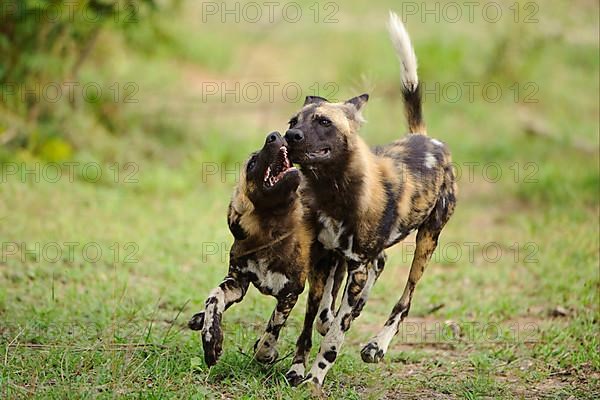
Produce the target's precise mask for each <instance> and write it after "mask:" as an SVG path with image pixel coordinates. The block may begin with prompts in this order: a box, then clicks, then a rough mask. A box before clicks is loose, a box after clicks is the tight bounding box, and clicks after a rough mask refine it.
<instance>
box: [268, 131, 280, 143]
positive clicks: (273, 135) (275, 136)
mask: <svg viewBox="0 0 600 400" xmlns="http://www.w3.org/2000/svg"><path fill="white" fill-rule="evenodd" d="M277 139H281V135H280V134H279V132H271V133H269V135H268V136H267V144H269V143H273V142H275V141H277Z"/></svg>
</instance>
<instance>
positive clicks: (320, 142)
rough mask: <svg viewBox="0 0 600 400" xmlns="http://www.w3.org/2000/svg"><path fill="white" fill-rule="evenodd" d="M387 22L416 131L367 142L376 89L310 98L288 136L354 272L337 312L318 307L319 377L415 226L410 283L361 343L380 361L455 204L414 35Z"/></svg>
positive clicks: (316, 215) (318, 223)
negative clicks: (390, 256)
mask: <svg viewBox="0 0 600 400" xmlns="http://www.w3.org/2000/svg"><path fill="white" fill-rule="evenodd" d="M389 28H390V34H391V38H392V42H393V43H394V46H395V47H396V51H397V53H398V55H399V58H400V61H401V67H402V94H403V97H404V104H405V112H406V117H407V120H408V126H409V134H408V135H407V136H406V137H404V138H402V139H400V140H397V141H395V142H393V143H391V144H388V145H385V146H380V147H376V148H374V149H371V148H369V147H368V146H367V144H366V143H365V142H364V140H363V139H362V138H361V137H360V136H359V135H358V131H359V129H360V126H361V124H362V123H363V117H362V114H361V112H362V110H363V108H364V106H365V105H366V103H367V101H368V95H361V96H358V97H355V98H352V99H350V100H348V101H346V102H343V103H330V102H328V101H327V100H326V99H323V98H320V97H308V98H307V99H306V102H305V104H304V106H303V108H302V109H301V110H300V111H299V112H298V113H297V114H296V115H294V116H293V117H292V119H291V120H290V128H289V130H288V131H287V132H286V135H285V137H286V140H287V141H288V145H289V149H290V154H291V158H292V161H294V162H296V163H298V164H299V165H300V167H301V170H302V173H303V175H304V177H305V180H306V182H305V185H306V190H305V191H304V192H303V202H304V203H305V204H306V205H307V207H308V209H310V210H312V212H313V215H312V224H313V229H314V230H315V235H316V238H317V239H318V241H319V242H320V243H321V245H322V246H323V247H324V248H325V249H326V250H331V251H334V252H335V253H336V254H338V255H340V256H342V257H343V260H344V263H345V270H346V271H347V282H346V287H345V289H344V294H343V298H342V300H341V304H340V305H339V308H338V310H337V313H336V314H335V316H333V315H331V316H329V315H328V312H325V313H324V315H323V316H321V315H319V318H321V317H323V319H325V321H320V322H321V323H325V325H327V326H328V329H327V330H326V334H325V337H324V338H323V341H322V343H321V348H320V351H319V354H318V355H317V359H316V360H315V362H314V364H313V366H312V368H311V370H310V372H309V373H308V374H307V375H306V377H305V380H310V381H311V382H314V383H315V384H316V385H321V384H322V383H323V380H324V378H325V375H326V373H327V371H328V370H329V368H331V366H332V365H333V363H334V361H335V359H336V357H337V355H338V354H339V351H340V348H341V345H342V342H343V340H344V336H345V332H346V331H347V330H348V329H349V327H350V324H351V322H352V320H353V319H354V318H356V317H357V316H358V315H359V314H360V311H361V309H362V307H363V306H364V304H365V302H366V300H367V297H368V293H369V291H370V289H371V287H372V286H373V284H374V283H375V281H376V280H377V278H378V277H379V274H380V273H381V271H382V270H383V267H384V264H385V253H384V250H385V249H386V248H387V247H390V246H392V245H394V244H396V243H398V242H399V241H401V240H403V239H404V238H405V237H406V236H407V235H408V234H409V233H410V232H412V231H414V230H416V231H417V237H416V251H415V254H414V258H413V261H412V265H411V269H410V274H409V278H408V282H407V284H406V286H405V289H404V292H403V294H402V295H401V297H400V299H399V300H398V302H397V304H396V305H395V306H394V308H393V310H392V312H391V314H390V316H389V318H388V320H387V322H386V323H385V324H384V327H383V328H382V330H381V331H380V332H379V333H378V334H377V335H376V336H375V337H374V338H373V339H371V340H370V341H369V343H368V344H367V345H366V346H365V347H364V348H363V350H362V352H361V355H362V358H363V360H364V361H366V362H378V361H379V360H380V359H381V358H382V357H383V356H384V354H385V352H386V351H387V348H388V345H389V343H390V341H391V339H392V337H393V336H394V335H395V334H396V333H397V331H398V326H399V324H400V322H401V321H402V320H403V319H404V318H405V317H406V315H407V313H408V310H409V308H410V304H411V298H412V295H413V292H414V289H415V286H416V284H417V282H418V281H419V279H420V278H421V276H422V274H423V271H424V270H425V267H426V265H427V263H428V261H429V259H430V257H431V255H432V253H433V251H434V250H435V248H436V245H437V240H438V236H439V234H440V232H441V230H442V228H443V227H444V225H445V224H446V222H447V221H448V219H449V218H450V216H451V215H452V213H453V211H454V207H455V203H456V198H455V195H456V183H455V178H454V174H453V171H452V166H451V157H450V153H449V151H448V148H447V146H446V145H445V144H443V143H442V142H440V141H438V140H435V139H431V138H430V137H428V136H427V134H426V130H425V124H424V121H423V118H422V112H421V97H420V88H419V82H418V77H417V70H416V68H417V67H416V56H415V54H414V50H413V49H412V45H411V43H410V39H409V37H408V34H407V33H406V30H405V29H404V26H403V25H402V23H401V22H400V20H399V19H398V17H397V16H396V15H395V14H391V15H390V26H389ZM338 264H339V263H338ZM320 268H321V269H323V270H325V271H326V272H325V273H323V275H325V274H327V273H328V272H329V278H328V279H335V275H336V274H331V273H330V271H331V270H332V269H333V268H334V267H332V266H327V265H322V266H321V267H320ZM317 269H319V268H317ZM338 279H339V278H338ZM336 286H339V285H329V287H334V288H335V287H336ZM333 290H335V289H333ZM323 298H325V296H322V299H323ZM322 299H319V301H322ZM327 306H329V307H331V306H332V305H329V304H328V305H327ZM309 307H312V308H315V307H317V306H316V305H314V304H309ZM327 310H328V309H327ZM303 373H304V371H303V369H302V368H297V367H296V368H294V367H293V368H292V369H291V370H290V371H289V373H288V378H289V379H290V381H291V382H292V383H297V382H298V381H299V376H300V375H302V374H303Z"/></svg>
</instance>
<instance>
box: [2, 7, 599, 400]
mask: <svg viewBox="0 0 600 400" xmlns="http://www.w3.org/2000/svg"><path fill="white" fill-rule="evenodd" d="M450 3H452V2H445V1H442V2H439V3H437V2H428V3H427V5H425V4H424V3H421V2H412V3H408V2H404V3H395V2H391V1H389V2H383V1H376V2H359V1H347V2H346V1H344V2H335V3H333V2H332V3H326V4H325V3H321V4H317V5H315V4H316V3H314V2H310V1H300V2H297V3H294V4H296V5H297V7H299V9H300V10H301V12H302V18H301V19H300V20H299V21H298V22H291V20H292V19H293V18H292V17H293V15H295V14H293V13H292V12H293V10H292V9H289V10H288V11H289V14H282V9H283V4H284V3H277V4H278V6H276V8H275V9H274V10H275V11H274V22H270V21H269V16H268V12H267V9H266V8H265V7H264V6H263V5H262V3H258V4H259V6H260V7H261V9H262V12H263V15H262V18H260V19H259V20H258V21H256V22H254V16H255V14H254V11H252V10H250V9H246V10H245V12H246V14H244V11H243V10H244V9H243V7H242V6H243V4H242V3H239V4H238V6H239V7H240V8H239V12H238V16H240V15H241V18H240V20H239V22H235V21H234V20H233V18H234V16H229V17H227V18H229V19H228V20H227V22H226V23H222V22H221V17H222V15H221V14H220V11H215V12H216V14H212V12H213V11H214V9H213V8H210V9H206V4H207V3H202V2H194V1H184V2H183V4H182V5H181V9H179V10H176V11H172V12H170V13H164V14H160V15H159V16H158V17H156V20H155V21H153V23H154V25H152V26H154V27H157V26H158V28H155V29H154V30H152V29H151V28H150V27H149V25H146V24H141V23H140V26H139V27H136V29H132V31H131V33H130V36H129V38H128V39H127V40H123V39H122V38H121V37H120V36H119V35H116V34H114V33H112V32H111V31H110V30H106V31H104V32H103V33H101V34H100V36H99V38H98V41H97V43H96V47H95V49H94V51H93V52H92V53H91V54H90V59H89V60H87V62H86V64H85V65H84V66H83V67H82V69H81V81H82V82H96V83H98V84H99V85H100V86H101V87H103V88H108V87H110V86H111V85H112V84H114V83H117V84H118V85H120V87H121V88H122V90H126V91H127V93H129V94H130V95H131V96H132V99H135V100H137V102H135V103H129V102H124V101H122V99H123V98H122V97H120V100H119V101H116V102H114V101H113V102H111V101H109V100H104V102H102V103H101V104H98V103H94V104H83V105H82V106H81V107H79V108H77V109H75V110H74V111H70V112H69V114H68V117H67V118H64V115H57V116H56V118H57V120H59V119H60V118H62V119H60V121H61V122H60V123H56V126H57V127H58V128H56V127H55V128H54V129H59V130H60V131H61V132H62V133H63V134H64V136H63V137H64V139H61V140H60V141H59V140H57V141H56V143H55V147H52V142H50V144H49V145H48V144H46V147H44V149H46V150H45V152H44V151H41V152H40V151H38V152H35V151H33V150H32V147H26V148H22V149H18V150H16V151H15V150H11V149H7V148H2V147H0V160H1V161H2V168H3V169H2V175H1V178H2V181H1V183H0V238H1V242H2V258H1V259H0V393H1V394H0V397H2V398H11V399H12V398H56V399H66V398H69V399H70V398H88V397H91V398H113V397H119V398H120V397H124V398H167V397H172V398H182V399H183V398H194V399H204V398H210V399H212V398H235V399H238V398H240V399H253V398H257V399H273V398H276V399H287V398H308V397H310V396H311V392H310V390H308V389H306V388H291V387H289V386H287V384H286V382H285V379H284V377H283V375H284V374H285V372H286V370H287V368H288V366H289V364H290V362H291V356H290V353H291V352H292V351H293V348H294V342H295V339H296V338H297V335H298V334H299V332H300V328H301V323H302V317H303V312H304V302H305V298H304V297H302V298H301V300H300V301H299V302H298V306H297V307H296V309H295V310H294V311H293V313H292V315H291V317H290V319H289V321H288V324H287V326H286V327H285V329H284V330H283V333H282V336H281V339H280V348H279V353H280V355H281V356H282V357H284V356H287V357H286V358H283V359H282V360H280V361H279V362H277V363H276V364H274V365H272V366H263V365H260V364H258V363H256V362H255V361H253V360H252V345H253V343H254V341H255V340H256V338H257V337H258V335H259V334H260V333H261V332H262V330H263V329H264V326H265V324H266V321H267V319H268V316H269V315H270V312H271V310H272V307H273V306H274V304H275V303H274V300H273V299H270V298H266V297H264V296H261V295H260V294H259V293H258V292H257V291H256V290H255V289H251V290H250V291H249V293H248V295H247V296H246V298H245V300H244V301H243V302H242V303H240V304H239V305H236V306H234V307H233V308H231V309H230V310H229V311H228V312H227V313H226V314H225V316H224V331H225V344H224V354H223V356H222V358H221V360H220V361H219V363H218V364H217V365H216V366H214V367H213V368H210V369H209V368H207V367H206V365H205V364H204V361H203V358H202V344H201V340H200V338H199V335H198V334H197V333H196V332H192V331H189V330H187V328H186V323H187V320H188V319H189V317H190V316H191V315H192V314H193V313H195V312H197V311H199V310H200V309H201V308H202V307H203V302H204V300H205V297H206V295H207V294H208V292H209V290H210V289H211V288H212V287H214V286H215V285H216V284H217V283H218V282H219V281H220V278H222V276H224V275H225V273H226V270H227V255H228V252H229V245H230V244H231V243H232V237H231V235H230V233H229V231H228V229H227V225H226V222H225V215H226V209H227V204H228V200H229V196H230V193H231V190H232V187H233V185H234V184H235V180H236V174H235V171H236V170H237V168H238V167H239V165H240V163H241V162H243V161H244V159H245V158H246V156H247V155H248V154H249V153H250V152H251V151H253V150H255V149H257V148H258V147H260V146H261V145H262V142H263V140H264V137H265V135H266V134H267V133H268V132H270V131H272V130H280V131H283V130H285V128H286V122H287V120H288V118H289V117H290V115H291V114H292V113H293V112H294V111H295V110H297V109H298V108H299V107H300V106H301V104H302V101H303V99H304V96H305V95H308V94H319V95H321V96H324V97H330V98H335V99H337V100H344V99H346V98H350V97H352V96H354V95H357V94H360V93H363V92H369V93H370V94H371V100H370V101H369V104H368V106H367V108H366V111H365V116H366V118H367V120H368V123H367V124H366V125H365V126H364V128H363V131H362V134H363V136H364V137H365V138H366V140H367V141H368V142H369V143H370V144H378V143H385V142H387V141H391V140H393V139H395V138H398V137H400V136H402V135H403V134H404V131H405V123H404V118H403V116H402V103H401V95H400V85H399V77H398V73H399V67H398V65H397V61H396V59H395V56H394V53H393V51H392V47H391V45H390V43H389V41H388V38H387V33H386V31H385V21H386V18H387V11H388V9H390V8H394V9H396V10H397V11H398V12H402V11H403V10H404V11H405V14H406V17H405V19H406V22H407V27H408V30H409V32H410V33H411V36H412V39H413V43H414V45H415V48H416V52H417V56H418V57H419V63H420V64H419V68H420V78H421V80H422V81H423V82H424V85H425V89H426V92H425V97H424V100H425V104H424V107H425V118H426V121H427V124H428V131H429V132H430V135H431V136H434V137H436V138H438V139H440V140H443V141H445V142H447V143H448V144H449V146H450V148H451V149H452V152H453V159H454V161H455V163H456V167H457V170H458V171H459V173H460V178H459V190H460V194H459V199H458V205H457V209H456V213H455V215H454V217H453V218H452V219H451V220H450V222H449V224H448V226H447V228H445V230H444V232H443V233H442V236H441V239H440V245H439V247H438V250H437V251H436V253H435V255H434V257H433V260H432V262H431V263H430V265H429V267H428V269H427V271H426V273H425V275H424V277H423V279H422V280H421V282H420V284H419V286H418V287H417V289H416V293H415V297H414V299H413V303H412V308H411V314H410V315H409V317H408V319H407V320H406V321H405V323H404V325H403V328H402V330H401V332H400V333H399V334H398V336H397V337H396V338H395V339H394V341H393V342H392V345H391V347H390V351H389V352H388V354H387V355H386V357H385V359H384V360H383V361H382V362H381V363H380V364H376V365H371V364H365V363H363V362H362V361H361V358H360V354H359V352H360V349H361V345H362V344H364V343H365V342H366V341H367V340H368V339H369V337H370V336H371V335H373V334H375V333H376V332H377V331H378V329H379V327H380V326H381V325H382V324H383V322H384V321H385V319H386V317H387V315H388V313H389V311H390V310H391V308H392V307H393V305H394V304H395V302H396V300H397V299H398V298H399V296H400V294H401V293H402V289H403V287H404V284H405V282H406V278H407V274H408V267H409V265H410V260H411V254H412V252H413V251H414V246H413V243H414V235H411V236H410V237H409V238H408V239H407V241H406V242H404V243H403V244H399V245H397V246H395V247H394V248H392V249H390V250H389V252H388V255H389V260H388V263H387V266H386V271H384V273H383V275H382V279H381V280H380V281H379V282H378V284H377V285H376V286H375V288H374V291H373V292H372V296H371V297H370V299H369V303H368V304H367V306H366V307H365V310H364V311H363V314H362V315H361V317H360V318H359V319H358V320H356V321H355V322H354V324H353V326H352V328H351V330H350V332H349V334H348V336H347V339H346V342H345V346H344V349H343V351H342V354H341V355H340V356H339V357H338V361H337V363H336V364H335V367H334V368H333V369H332V371H331V372H330V373H329V375H328V377H327V380H326V382H325V386H324V391H325V394H326V395H329V396H330V397H331V398H334V399H359V398H360V399H363V398H366V399H397V398H415V399H424V398H467V399H476V398H517V399H520V398H556V399H562V398H564V399H571V398H589V399H593V398H598V397H600V353H599V349H600V347H599V346H600V333H599V332H600V329H599V328H600V314H599V313H600V306H599V301H600V297H599V290H600V280H599V250H600V243H599V240H600V238H599V225H598V224H599V222H598V221H599V218H600V213H599V212H600V209H599V193H600V178H599V177H600V171H599V162H600V158H599V151H598V148H599V145H600V143H599V125H598V120H599V117H600V111H599V100H598V93H599V89H600V88H599V86H600V82H599V48H600V47H599V39H598V35H599V21H598V15H599V12H600V9H599V5H598V3H597V2H596V1H587V0H578V1H572V2H566V1H564V2H559V1H556V2H538V3H533V2H520V3H515V4H517V7H516V8H515V5H514V4H513V3H514V2H513V1H499V2H498V3H494V4H496V5H497V6H498V7H500V8H501V10H502V14H501V16H500V17H498V20H497V21H496V22H491V20H492V19H495V17H494V18H491V17H493V16H494V14H493V10H487V11H488V12H489V14H482V12H483V9H484V4H485V3H481V4H480V3H477V4H478V5H479V6H478V7H476V8H475V10H474V13H473V17H472V21H470V20H469V16H468V14H467V9H466V8H464V7H463V6H462V3H461V2H458V3H456V2H454V3H452V4H458V5H459V6H460V7H463V8H461V10H462V17H461V18H459V19H458V20H456V21H454V17H455V13H454V11H453V10H451V9H449V8H448V7H450V6H448V4H450ZM211 4H212V5H214V4H217V5H219V4H221V3H211ZM229 4H230V7H232V8H233V7H234V4H235V3H233V2H230V3H229ZM402 4H404V5H402ZM436 4H437V6H436ZM409 6H410V7H412V8H410V7H409ZM426 6H427V7H429V8H430V9H433V10H434V12H433V14H426V13H424V10H423V8H424V7H426ZM415 7H416V9H415ZM434 7H438V11H437V12H436V11H435V10H436V9H435V8H434ZM511 7H512V8H511ZM317 10H318V15H317ZM415 10H416V11H415ZM444 10H445V11H444ZM517 10H518V11H519V12H518V13H516V12H517ZM208 11H210V13H209V12H208ZM221 11H222V10H221ZM436 13H437V14H436ZM436 16H437V17H438V18H437V19H438V20H437V21H436ZM315 20H316V21H317V23H315ZM451 20H453V21H454V22H452V21H451ZM128 83H133V84H134V86H130V87H129V88H126V87H125V85H126V84H128ZM270 87H272V88H273V92H272V94H270V93H269V90H270V89H269V88H270ZM131 88H135V89H137V90H133V89H131ZM257 88H258V91H257ZM298 88H300V90H301V92H299V93H297V89H298ZM469 88H472V92H470V89H469ZM105 92H106V93H108V90H105ZM227 93H229V94H227ZM257 93H258V94H257ZM222 96H223V98H222ZM236 97H238V98H236ZM0 126H4V124H0ZM40 129H43V126H42V127H41V128H40ZM0 133H1V131H0ZM66 144H68V149H69V150H68V151H66V152H63V153H60V151H57V150H56V147H58V148H59V149H60V148H62V147H61V146H63V147H64V146H65V145H66ZM57 152H58V153H60V154H63V156H61V157H59V156H56V153H57ZM48 154H50V155H48ZM49 161H59V162H61V163H62V164H61V169H60V170H57V169H56V168H55V167H56V165H57V164H52V163H50V164H48V162H49ZM65 162H72V163H74V164H64V163H65ZM69 165H71V166H69ZM57 171H61V172H60V174H61V175H60V177H58V179H56V177H57V176H56V173H57ZM98 171H100V172H101V174H102V175H101V176H100V177H98V176H97V173H98ZM99 252H101V254H99ZM319 340H320V336H319V335H318V334H317V333H316V332H315V334H314V342H315V343H317V346H316V347H318V342H319ZM315 351H316V349H313V353H314V352H315Z"/></svg>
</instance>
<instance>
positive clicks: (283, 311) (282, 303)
mask: <svg viewBox="0 0 600 400" xmlns="http://www.w3.org/2000/svg"><path fill="white" fill-rule="evenodd" d="M297 301H298V294H297V293H294V292H288V293H286V294H282V295H278V296H277V306H276V307H275V310H273V314H271V318H270V319H269V323H268V324H267V329H266V330H265V333H263V335H262V336H261V338H260V339H258V340H257V341H256V343H255V344H254V352H255V354H254V357H255V358H256V360H257V361H259V362H261V363H265V364H270V363H272V362H274V361H275V360H277V356H278V355H279V353H278V352H277V348H276V346H277V339H278V338H279V332H280V331H281V328H283V326H284V325H285V321H287V319H288V317H289V315H290V312H291V311H292V309H293V308H294V306H295V305H296V302H297Z"/></svg>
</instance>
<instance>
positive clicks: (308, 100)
mask: <svg viewBox="0 0 600 400" xmlns="http://www.w3.org/2000/svg"><path fill="white" fill-rule="evenodd" d="M318 103H329V100H327V99H326V98H324V97H319V96H306V99H305V100H304V105H305V106H306V105H308V104H318Z"/></svg>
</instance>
